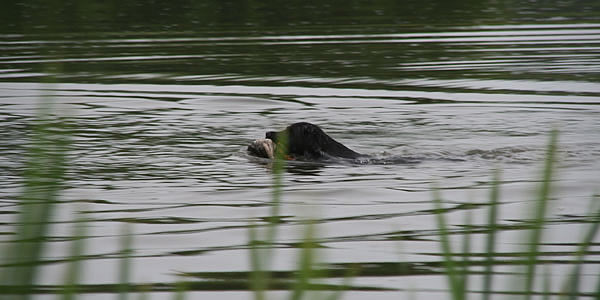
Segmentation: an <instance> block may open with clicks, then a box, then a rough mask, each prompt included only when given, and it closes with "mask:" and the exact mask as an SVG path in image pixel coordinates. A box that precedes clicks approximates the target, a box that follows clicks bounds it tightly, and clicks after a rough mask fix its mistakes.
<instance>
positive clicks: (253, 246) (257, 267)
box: [249, 224, 268, 300]
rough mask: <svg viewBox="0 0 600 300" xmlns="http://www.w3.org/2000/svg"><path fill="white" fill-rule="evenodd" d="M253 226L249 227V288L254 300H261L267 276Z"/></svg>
mask: <svg viewBox="0 0 600 300" xmlns="http://www.w3.org/2000/svg"><path fill="white" fill-rule="evenodd" d="M254 227H255V226H254V224H251V225H250V228H249V235H250V236H249V238H250V267H251V269H252V272H250V287H251V288H252V291H253V292H254V299H255V300H263V299H264V298H265V296H264V291H265V289H266V288H267V281H268V280H267V278H266V276H267V274H266V273H265V270H264V266H263V265H262V260H261V255H260V249H259V248H260V247H261V246H260V245H259V241H258V240H257V238H258V237H257V233H256V228H254Z"/></svg>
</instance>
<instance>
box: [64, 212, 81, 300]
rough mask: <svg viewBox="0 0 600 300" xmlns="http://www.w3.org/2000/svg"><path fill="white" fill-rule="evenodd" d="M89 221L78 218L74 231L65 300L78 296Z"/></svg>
mask: <svg viewBox="0 0 600 300" xmlns="http://www.w3.org/2000/svg"><path fill="white" fill-rule="evenodd" d="M86 227H87V221H86V219H85V218H83V217H80V218H78V220H77V222H76V225H75V229H74V230H73V237H74V241H73V242H72V243H71V250H70V254H69V261H70V262H69V268H68V270H67V274H66V276H65V288H64V290H63V300H74V299H75V295H76V294H77V279H78V278H79V276H80V273H81V260H82V259H83V252H84V246H85V242H84V238H85V237H86V235H87V232H86Z"/></svg>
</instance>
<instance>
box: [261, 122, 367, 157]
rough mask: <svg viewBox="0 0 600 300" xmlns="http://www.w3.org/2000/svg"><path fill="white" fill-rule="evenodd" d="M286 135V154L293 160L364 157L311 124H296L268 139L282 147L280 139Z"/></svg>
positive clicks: (268, 135) (270, 132) (269, 133)
mask: <svg viewBox="0 0 600 300" xmlns="http://www.w3.org/2000/svg"><path fill="white" fill-rule="evenodd" d="M284 135H287V151H286V154H287V155H289V156H292V157H293V158H302V159H309V160H322V159H329V158H334V157H340V158H347V159H355V158H358V157H362V156H364V155H363V154H360V153H358V152H355V151H353V150H351V149H350V148H348V147H346V146H344V145H342V144H341V143H339V142H338V141H336V140H334V139H333V138H331V137H330V136H328V135H327V134H326V133H325V132H324V131H323V130H322V129H321V128H319V126H317V125H314V124H311V123H307V122H300V123H294V124H292V125H290V126H288V127H287V128H286V129H284V130H282V131H278V132H277V131H269V132H267V134H266V138H268V139H271V140H272V141H273V142H274V143H275V144H277V147H280V144H282V143H281V141H280V138H281V137H282V136H284ZM284 139H285V138H283V139H281V140H284ZM283 143H285V142H283Z"/></svg>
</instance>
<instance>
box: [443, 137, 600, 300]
mask: <svg viewBox="0 0 600 300" xmlns="http://www.w3.org/2000/svg"><path fill="white" fill-rule="evenodd" d="M557 138H558V133H557V131H556V130H554V131H552V133H551V135H550V141H549V143H548V148H547V152H546V160H545V163H544V169H543V172H542V181H541V186H540V189H539V190H538V193H537V199H536V201H535V203H534V205H533V206H532V208H533V211H532V215H533V216H532V218H531V220H532V221H531V226H530V230H529V232H528V233H529V236H528V237H527V238H526V243H527V251H525V253H526V258H525V261H524V266H525V272H524V280H520V278H519V277H520V275H518V274H519V272H516V273H515V274H517V275H515V276H513V278H512V279H513V280H514V281H520V282H522V288H521V290H520V291H519V290H509V291H506V292H502V293H507V294H511V295H513V298H514V296H515V295H522V297H523V298H524V299H527V300H529V299H531V297H532V295H537V294H541V295H542V298H543V299H550V296H551V295H560V296H561V299H569V300H574V299H577V298H579V297H581V296H586V297H590V298H595V299H600V296H599V295H600V278H599V279H598V284H597V287H596V291H594V292H593V293H583V292H581V291H579V284H578V283H579V281H580V277H581V268H582V266H583V262H584V256H585V254H586V253H587V252H588V249H589V247H590V246H591V245H592V244H593V241H594V237H595V236H596V234H597V232H598V229H599V227H600V207H599V206H600V205H598V204H597V203H596V202H597V201H595V199H594V197H592V199H591V203H590V212H592V215H591V222H590V223H591V226H590V228H589V230H588V231H587V233H586V234H585V236H584V237H583V240H582V241H581V242H580V243H579V247H578V250H577V252H576V258H575V260H574V262H573V270H572V272H571V273H570V274H569V275H568V277H567V278H565V280H564V284H563V288H562V291H560V292H556V291H552V290H551V284H550V279H549V278H550V277H549V276H550V275H549V274H550V273H549V271H548V270H547V269H546V270H545V272H544V276H543V282H542V291H541V292H537V291H535V290H534V286H535V285H534V284H535V278H536V266H537V265H538V264H539V263H540V261H539V256H540V255H541V254H542V253H541V252H540V251H539V246H540V242H541V241H542V233H543V228H544V226H545V224H546V215H547V211H548V201H549V200H550V194H551V183H552V178H553V171H554V169H555V166H554V162H555V159H556V157H555V156H556V148H557ZM499 186H500V173H499V171H497V172H496V173H495V175H494V179H493V184H492V189H491V193H490V201H489V205H490V207H489V212H488V224H487V230H486V231H485V232H486V244H485V245H486V248H485V249H486V254H485V261H484V271H483V287H482V290H481V293H482V299H483V300H487V299H490V296H491V295H492V294H493V289H492V282H493V264H494V256H495V254H496V253H495V252H494V251H495V250H494V248H495V244H496V231H498V221H499V220H498V203H499V193H500V189H499ZM434 203H435V209H436V215H437V222H438V229H439V231H440V248H441V250H442V256H443V258H444V266H445V272H446V276H447V280H448V285H449V288H450V293H451V295H452V299H454V300H459V299H461V300H462V299H467V298H468V289H467V279H468V273H469V272H468V266H469V261H468V259H466V257H468V256H469V248H470V238H469V235H470V234H471V231H470V229H468V230H465V231H464V235H465V236H464V239H463V253H454V252H452V249H451V246H450V239H449V237H450V232H449V230H448V225H447V223H446V220H445V216H444V212H445V211H444V209H443V207H442V199H441V197H440V195H439V191H438V190H436V191H435V192H434ZM467 220H470V213H468V215H467ZM465 224H466V226H467V227H466V228H469V227H470V226H469V225H470V221H469V222H466V223H465ZM455 255H461V256H463V261H462V263H459V262H458V261H456V260H455V258H454V256H455ZM459 264H460V265H462V266H463V268H459V267H458V266H459ZM513 286H518V285H517V284H516V285H513Z"/></svg>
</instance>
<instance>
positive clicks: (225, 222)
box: [0, 0, 600, 299]
mask: <svg viewBox="0 0 600 300" xmlns="http://www.w3.org/2000/svg"><path fill="white" fill-rule="evenodd" d="M123 2H126V3H117V2H114V3H112V2H111V3H106V4H100V3H93V2H89V3H88V2H77V1H54V2H53V1H48V3H42V1H14V3H10V4H2V10H3V12H2V13H0V16H1V17H2V18H0V128H1V130H0V247H5V246H6V245H10V244H11V243H15V242H17V241H15V240H14V238H13V233H14V232H15V230H16V229H15V228H18V227H19V226H22V224H19V223H18V219H17V217H16V214H17V212H18V211H19V209H20V208H21V205H20V204H19V203H20V202H19V195H20V193H21V191H22V184H23V180H24V179H23V171H24V168H25V161H26V155H25V153H26V149H27V147H28V145H29V144H30V140H31V138H30V137H31V128H32V124H33V122H34V120H35V119H36V118H37V116H38V113H39V110H40V107H43V106H45V104H49V103H51V105H50V106H51V112H52V114H55V115H56V116H57V117H58V118H60V119H61V120H63V121H64V122H66V123H68V124H69V138H70V141H71V145H70V148H69V151H68V153H67V166H66V167H67V180H66V183H65V187H64V188H63V190H62V191H61V193H60V197H59V199H58V200H59V201H58V203H56V205H55V208H54V212H53V216H52V222H51V224H50V230H49V232H48V233H47V241H48V242H47V244H46V248H45V250H44V254H43V259H44V263H43V264H42V266H41V272H40V273H39V274H38V276H37V279H36V284H38V285H39V286H44V287H53V286H54V287H55V286H59V285H61V284H62V283H63V282H64V275H63V274H64V272H65V269H66V266H67V263H66V262H65V260H64V259H65V258H68V256H69V253H70V252H69V251H70V250H69V249H70V248H71V245H72V236H73V234H74V233H73V228H74V225H75V224H76V221H75V220H76V219H77V218H78V216H81V215H83V216H85V218H87V219H88V221H87V226H86V228H87V230H86V236H85V238H84V240H85V250H84V253H85V255H86V259H85V260H84V261H83V263H82V268H83V269H82V274H81V277H80V279H79V282H80V283H82V284H87V285H98V284H117V283H119V281H118V280H119V278H118V274H119V263H120V262H121V259H120V258H121V256H120V255H119V253H120V251H121V248H122V243H121V240H122V236H123V233H124V232H123V228H124V226H123V225H124V224H130V225H131V227H130V228H131V232H132V248H133V254H132V258H131V260H130V261H131V273H130V282H131V283H132V284H136V285H144V284H154V283H167V284H170V283H174V282H177V281H182V280H183V281H198V282H205V283H206V288H204V289H200V288H198V289H197V290H195V291H189V292H187V293H186V294H187V296H188V299H251V298H252V292H251V291H250V289H249V288H248V287H247V277H248V276H247V273H246V272H248V271H250V270H251V268H250V262H249V260H250V255H249V239H250V237H249V228H250V227H251V226H256V227H257V228H259V229H260V228H264V227H266V225H267V224H268V223H269V220H270V219H269V218H270V217H271V213H272V199H273V188H272V187H273V171H272V169H271V165H270V164H268V163H264V161H258V160H256V159H254V158H253V157H250V156H249V155H247V154H246V151H245V149H246V146H247V145H248V143H249V142H251V141H252V140H254V139H256V138H261V137H264V134H265V132H266V131H269V130H281V129H283V128H285V127H286V126H287V125H289V124H291V123H294V122H300V121H307V122H311V123H314V124H318V125H319V126H321V127H322V128H323V130H325V131H326V132H327V133H328V134H329V135H331V136H332V137H334V138H335V139H336V140H338V141H340V142H342V143H344V144H345V145H346V146H348V147H350V148H352V149H354V150H356V151H358V152H361V153H366V154H370V155H373V156H375V157H378V158H386V157H390V156H404V157H407V158H414V159H417V160H418V161H419V162H418V163H411V164H356V165H353V164H325V165H315V164H294V163H292V164H289V165H288V166H286V168H285V171H284V173H283V187H282V198H281V206H280V215H279V216H278V218H279V219H280V220H279V225H278V231H277V237H276V241H277V243H276V247H275V250H274V251H273V255H272V263H271V267H272V269H273V270H278V271H290V270H295V269H296V265H297V259H298V253H299V252H300V251H299V249H300V242H301V241H302V238H303V232H304V230H305V223H306V221H307V220H314V223H315V238H316V243H317V244H318V245H319V248H317V250H316V253H317V260H318V261H319V262H320V263H323V268H324V269H327V270H329V271H330V272H329V274H330V275H329V276H327V277H326V278H322V279H320V280H321V282H326V283H331V284H334V285H335V284H342V282H343V281H344V274H345V271H343V270H345V269H349V268H351V267H350V266H353V267H352V268H357V269H358V270H359V271H357V273H356V274H357V275H356V276H354V277H353V278H352V280H351V283H350V284H351V285H352V286H354V287H355V288H353V289H351V290H349V291H346V292H345V293H344V295H343V299H366V298H367V297H368V298H371V299H449V297H450V296H449V294H448V292H447V291H448V288H447V283H446V280H447V279H446V277H445V276H444V275H443V268H442V264H441V261H442V257H441V254H440V253H441V250H440V245H439V237H440V230H439V228H438V225H437V223H436V215H435V214H434V213H433V212H434V211H433V209H434V203H433V201H432V200H433V199H434V190H436V189H439V192H440V195H441V198H442V199H443V206H444V207H445V208H447V209H448V212H447V213H446V217H447V221H448V223H449V230H450V231H451V232H454V234H451V235H450V238H451V241H452V246H453V247H454V249H455V250H459V248H460V245H461V240H462V239H461V238H462V236H463V234H461V232H463V230H464V229H465V228H467V227H468V226H466V223H465V217H466V215H467V213H468V212H470V213H471V217H472V221H471V222H472V224H473V225H472V226H473V227H474V228H479V229H485V226H486V224H487V223H486V222H487V211H488V206H487V205H485V204H486V203H488V201H489V194H490V188H491V182H492V179H493V174H494V170H496V169H500V170H502V171H501V183H502V184H501V187H500V188H501V191H500V202H501V204H500V206H499V217H498V220H499V223H500V224H501V225H502V226H503V227H502V228H503V230H501V231H499V232H498V236H497V243H496V252H497V253H495V257H496V259H497V262H498V263H497V265H496V266H495V268H494V287H493V289H494V291H497V294H494V295H493V296H494V297H493V299H505V297H507V296H506V295H503V294H502V292H503V291H511V290H515V289H516V288H515V286H516V284H517V283H518V281H519V279H518V278H519V277H518V273H519V272H522V269H519V268H518V266H515V264H511V263H510V262H511V261H513V260H515V259H519V257H520V256H522V253H523V251H524V250H523V249H524V247H525V246H526V245H525V244H524V242H523V236H524V230H522V229H523V228H525V227H526V226H525V225H526V224H528V223H530V222H531V218H532V213H531V212H532V207H533V206H532V205H533V202H534V200H535V199H536V191H537V189H538V187H539V186H540V181H541V179H542V168H543V163H544V159H545V157H546V149H547V146H548V141H549V139H550V132H551V131H552V130H553V129H557V130H558V132H559V137H558V149H557V167H556V174H555V178H554V180H553V191H552V196H551V201H550V204H549V207H548V216H547V220H546V221H547V222H546V224H545V229H544V230H545V231H544V235H543V238H542V242H541V243H540V245H539V246H540V251H541V253H542V259H543V260H544V263H543V266H540V268H539V273H538V280H537V283H536V287H537V288H538V289H539V290H541V285H542V281H543V280H542V279H543V278H544V272H543V271H544V270H545V271H546V272H547V274H549V276H548V278H549V280H550V282H552V286H553V290H554V291H558V290H559V289H560V287H561V283H562V282H563V281H564V278H565V274H567V273H568V272H569V271H570V270H571V267H572V264H571V262H572V261H573V260H574V259H575V254H574V252H575V251H576V249H577V246H578V243H579V242H580V241H581V240H582V237H583V234H584V232H585V230H586V228H588V226H589V223H590V221H589V220H590V210H589V205H590V203H591V202H594V201H598V197H599V193H600V189H599V187H600V4H599V3H598V2H597V1H568V0H567V1H462V2H460V1H441V0H440V1H371V2H363V1H349V2H345V1H325V2H320V1H290V2H289V3H288V2H282V3H278V4H275V3H271V2H268V4H267V3H257V2H254V1H216V0H215V1H199V2H198V3H195V2H193V3H190V2H192V1H165V2H164V3H162V2H160V3H159V2H154V1H150V3H145V2H144V1H123ZM471 248H472V252H473V255H472V258H471V259H472V260H474V261H477V260H481V259H482V257H483V256H484V254H485V248H484V239H483V235H479V234H474V235H472V240H471ZM9 259H10V258H6V257H5V258H4V260H3V261H7V260H9ZM599 264H600V240H598V239H596V240H595V241H594V242H593V243H592V246H591V248H590V250H589V253H588V255H586V257H585V264H584V268H583V269H582V280H581V283H580V284H581V288H580V290H581V292H583V293H587V296H589V297H588V299H593V298H595V296H596V297H597V296H598V295H595V296H594V295H593V292H594V291H595V290H596V285H597V284H598V282H599V280H600V279H599V277H600V276H599V275H598V274H599V273H600V267H599ZM481 269H482V268H481V266H474V267H473V270H472V272H473V273H472V275H471V276H470V282H469V290H470V291H472V292H473V298H477V299H478V298H479V297H480V295H478V294H477V291H480V290H481V281H482V280H481V275H480V271H481ZM340 270H342V271H340ZM515 273H517V275H515ZM240 274H241V275H240ZM224 278H225V279H224ZM268 295H269V296H271V297H270V299H271V298H272V299H284V298H285V296H286V295H287V291H283V290H278V291H273V292H270V293H269V294H268ZM55 297H56V296H55V295H53V294H43V293H42V294H39V295H36V296H35V298H36V299H55ZM107 297H108V298H116V297H117V295H116V294H114V292H111V291H107V292H97V293H87V294H84V295H81V298H82V299H106V298H107ZM136 297H137V295H136ZM147 297H148V298H149V299H171V298H172V294H170V293H168V292H161V291H158V290H151V291H149V292H148V293H147ZM582 298H585V297H583V296H582ZM596 299H597V298H596Z"/></svg>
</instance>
